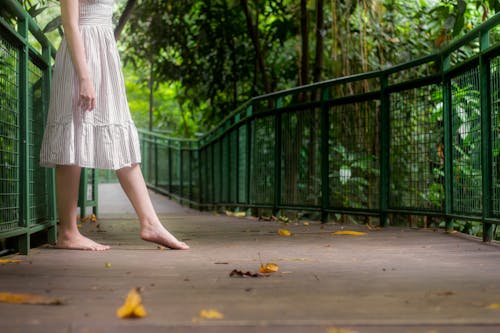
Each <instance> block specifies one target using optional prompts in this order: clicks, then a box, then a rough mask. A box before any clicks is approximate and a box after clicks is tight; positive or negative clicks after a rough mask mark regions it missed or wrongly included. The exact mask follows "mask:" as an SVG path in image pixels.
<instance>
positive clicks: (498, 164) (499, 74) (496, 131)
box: [490, 57, 500, 216]
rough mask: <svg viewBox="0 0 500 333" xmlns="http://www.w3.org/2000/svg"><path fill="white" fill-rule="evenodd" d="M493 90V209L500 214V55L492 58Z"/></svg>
mask: <svg viewBox="0 0 500 333" xmlns="http://www.w3.org/2000/svg"><path fill="white" fill-rule="evenodd" d="M490 71H491V72H490V75H491V81H490V91H491V149H492V162H493V165H492V180H493V184H492V188H493V191H492V192H493V193H492V200H493V201H492V210H493V214H494V215H496V216H498V215H500V57H496V58H494V59H492V61H491V66H490Z"/></svg>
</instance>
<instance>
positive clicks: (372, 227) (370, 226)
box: [365, 223, 382, 231]
mask: <svg viewBox="0 0 500 333" xmlns="http://www.w3.org/2000/svg"><path fill="white" fill-rule="evenodd" d="M365 225H366V228H367V229H368V230H377V231H378V230H382V228H381V227H378V226H373V225H371V224H368V223H367V224H365Z"/></svg>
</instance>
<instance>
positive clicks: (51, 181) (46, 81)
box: [42, 45, 57, 244]
mask: <svg viewBox="0 0 500 333" xmlns="http://www.w3.org/2000/svg"><path fill="white" fill-rule="evenodd" d="M42 56H43V58H44V59H45V61H46V62H47V64H48V66H47V68H46V69H45V70H44V72H43V98H44V103H45V105H49V99H50V89H51V82H52V67H51V62H52V61H51V60H52V52H51V48H50V46H49V45H46V46H44V47H43V54H42ZM43 120H44V122H43V123H44V124H45V123H46V121H47V112H45V114H44V117H43ZM45 177H46V179H47V185H46V186H47V194H48V204H49V207H48V215H49V216H48V218H49V220H50V221H49V223H50V227H49V228H48V234H47V240H48V242H49V243H50V244H54V243H55V242H56V241H57V205H56V184H55V168H46V169H45Z"/></svg>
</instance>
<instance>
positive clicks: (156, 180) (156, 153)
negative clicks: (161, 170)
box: [154, 136, 159, 187]
mask: <svg viewBox="0 0 500 333" xmlns="http://www.w3.org/2000/svg"><path fill="white" fill-rule="evenodd" d="M154 145H155V149H154V154H155V165H154V177H155V180H154V184H155V187H158V184H159V182H158V138H157V137H156V136H155V140H154Z"/></svg>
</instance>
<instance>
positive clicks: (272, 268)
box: [259, 263, 279, 273]
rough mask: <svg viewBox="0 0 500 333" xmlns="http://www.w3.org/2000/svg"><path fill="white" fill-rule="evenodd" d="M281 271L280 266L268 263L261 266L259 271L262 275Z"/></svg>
mask: <svg viewBox="0 0 500 333" xmlns="http://www.w3.org/2000/svg"><path fill="white" fill-rule="evenodd" d="M278 270H279V266H278V265H277V264H273V263H268V264H265V265H260V269H259V271H260V272H261V273H276V272H277V271H278Z"/></svg>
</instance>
